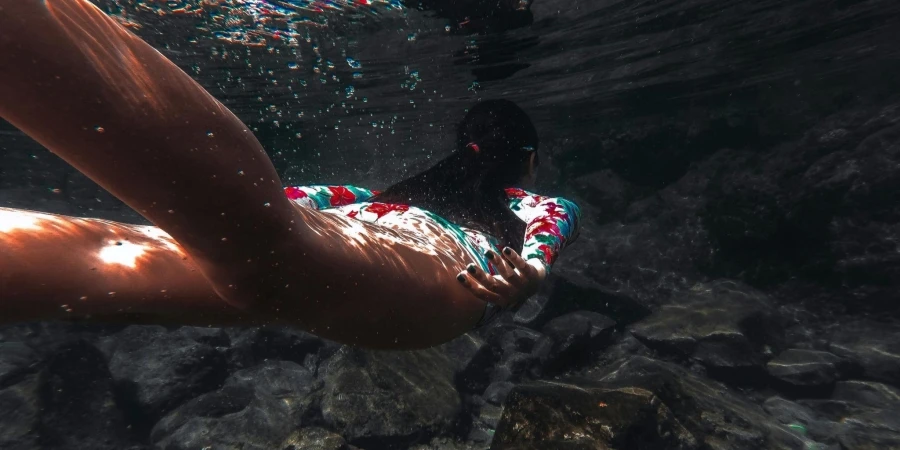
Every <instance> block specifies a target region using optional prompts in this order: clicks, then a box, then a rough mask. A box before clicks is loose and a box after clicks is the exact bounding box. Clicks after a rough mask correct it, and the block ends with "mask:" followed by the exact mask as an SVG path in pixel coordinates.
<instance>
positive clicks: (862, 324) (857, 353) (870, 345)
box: [828, 320, 900, 383]
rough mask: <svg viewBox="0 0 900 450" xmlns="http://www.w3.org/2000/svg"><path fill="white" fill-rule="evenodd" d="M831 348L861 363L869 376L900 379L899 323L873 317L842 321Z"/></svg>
mask: <svg viewBox="0 0 900 450" xmlns="http://www.w3.org/2000/svg"><path fill="white" fill-rule="evenodd" d="M828 347H829V350H831V352H832V353H834V354H836V355H838V356H842V357H845V358H847V359H849V360H851V361H854V362H855V363H857V364H859V365H860V366H861V367H862V370H863V375H864V376H865V377H866V378H871V379H874V380H879V381H885V382H889V383H898V382H900V326H898V325H896V324H892V323H881V322H875V321H871V320H862V321H856V322H851V323H848V324H842V325H841V326H840V327H837V330H836V331H835V333H834V334H833V335H832V337H831V342H830V344H829V346H828Z"/></svg>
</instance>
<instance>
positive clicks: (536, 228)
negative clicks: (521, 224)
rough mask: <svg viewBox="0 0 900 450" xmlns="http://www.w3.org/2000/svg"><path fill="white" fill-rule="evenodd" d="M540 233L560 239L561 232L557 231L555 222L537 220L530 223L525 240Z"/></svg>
mask: <svg viewBox="0 0 900 450" xmlns="http://www.w3.org/2000/svg"><path fill="white" fill-rule="evenodd" d="M540 233H546V234H549V235H552V236H555V237H557V238H562V232H560V231H559V225H557V223H556V221H555V220H539V221H535V222H532V223H531V224H530V225H529V226H528V230H527V233H526V236H525V238H526V239H528V238H530V237H532V236H534V235H536V234H540Z"/></svg>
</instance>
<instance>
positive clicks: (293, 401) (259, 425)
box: [151, 361, 321, 450]
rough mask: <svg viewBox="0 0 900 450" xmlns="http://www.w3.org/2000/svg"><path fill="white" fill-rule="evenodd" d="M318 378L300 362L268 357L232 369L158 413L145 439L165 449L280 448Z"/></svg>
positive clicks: (309, 402)
mask: <svg viewBox="0 0 900 450" xmlns="http://www.w3.org/2000/svg"><path fill="white" fill-rule="evenodd" d="M320 388H321V382H319V381H318V380H316V378H315V376H314V375H313V374H312V373H311V372H310V371H309V370H308V369H307V368H305V367H303V366H300V365H298V364H296V363H294V362H290V361H270V362H267V363H264V364H261V365H259V366H256V367H251V368H248V369H244V370H240V371H238V372H235V373H234V374H233V375H232V376H231V377H229V378H228V380H227V381H226V382H225V385H224V386H223V387H222V388H221V389H220V390H217V391H215V392H210V393H206V394H203V395H201V396H199V397H197V398H195V399H193V400H190V401H188V402H187V403H185V404H184V405H182V406H180V407H178V408H176V409H175V410H174V411H172V412H171V413H169V414H168V415H167V416H166V417H164V418H163V419H162V420H161V421H159V423H157V425H156V426H155V427H154V428H153V431H152V433H151V440H152V441H153V442H154V443H155V444H156V445H157V446H159V447H162V448H167V449H173V450H175V449H184V450H188V449H198V448H208V447H212V448H236V447H240V448H244V449H259V450H263V449H271V448H284V447H285V446H286V445H288V444H289V443H290V442H291V439H292V437H291V436H292V432H293V431H294V430H296V429H297V428H299V427H300V426H301V425H302V423H303V418H304V416H306V415H308V414H309V413H310V410H311V408H312V407H313V406H314V405H315V404H316V402H317V400H318V397H317V396H316V391H317V390H319V389H320Z"/></svg>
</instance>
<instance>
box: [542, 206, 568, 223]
mask: <svg viewBox="0 0 900 450" xmlns="http://www.w3.org/2000/svg"><path fill="white" fill-rule="evenodd" d="M544 211H546V212H547V217H548V218H554V219H561V220H569V215H568V214H567V213H566V210H565V209H563V207H562V206H560V205H558V204H556V203H550V204H548V205H547V206H546V207H544Z"/></svg>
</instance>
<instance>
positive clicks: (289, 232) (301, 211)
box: [0, 0, 484, 348]
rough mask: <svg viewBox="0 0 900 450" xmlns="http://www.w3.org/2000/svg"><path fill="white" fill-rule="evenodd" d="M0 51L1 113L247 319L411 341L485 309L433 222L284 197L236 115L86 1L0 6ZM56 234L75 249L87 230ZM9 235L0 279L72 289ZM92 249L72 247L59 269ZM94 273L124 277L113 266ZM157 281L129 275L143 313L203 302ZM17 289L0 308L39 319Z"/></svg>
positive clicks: (459, 251) (434, 336)
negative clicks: (166, 294)
mask: <svg viewBox="0 0 900 450" xmlns="http://www.w3.org/2000/svg"><path fill="white" fill-rule="evenodd" d="M0 55H2V57H0V99H2V101H0V117H3V118H4V119H6V120H8V121H9V122H11V123H12V124H13V125H15V126H17V127H19V128H20V129H22V130H23V131H25V132H26V133H28V134H29V135H30V136H31V137H33V138H34V139H35V140H37V141H38V142H40V143H41V144H43V145H44V146H46V147H47V148H48V149H50V150H51V151H52V152H54V153H55V154H57V155H59V156H61V157H62V158H63V159H65V160H66V161H68V162H69V163H71V164H72V165H73V166H75V167H76V168H78V169H79V170H80V171H82V172H83V173H85V174H86V175H88V176H89V177H90V178H91V179H93V180H94V181H96V182H97V183H98V184H100V185H101V186H103V187H104V188H106V189H107V190H109V191H110V192H111V193H112V194H114V195H115V196H117V197H118V198H120V199H121V200H123V201H124V202H125V203H126V204H128V205H129V206H131V207H132V208H134V209H135V210H136V211H138V212H140V213H141V214H142V215H144V216H145V217H147V218H148V219H149V220H151V221H152V222H153V223H154V224H156V225H158V226H159V227H160V228H161V229H162V230H164V231H165V232H166V233H167V234H168V235H170V236H171V237H172V238H173V239H174V240H175V241H176V242H177V243H178V245H179V247H180V248H181V249H182V250H183V251H184V252H185V253H186V254H187V255H188V257H189V260H190V261H191V263H192V266H193V267H196V269H197V270H199V271H200V272H201V273H202V274H203V275H204V276H205V279H206V280H208V281H209V282H210V286H211V289H212V290H213V291H214V292H216V293H217V294H218V295H219V296H220V297H222V298H224V299H226V300H227V301H228V303H229V304H230V305H231V306H232V307H234V308H235V309H238V310H240V311H241V315H240V320H242V321H243V322H244V323H258V322H266V323H288V324H293V325H298V326H301V327H303V328H305V329H307V330H309V331H312V332H314V333H318V334H320V335H322V336H324V337H328V338H331V339H335V340H339V341H342V342H347V343H357V344H363V345H367V346H369V347H381V348H416V347H427V346H430V345H435V344H438V343H441V342H444V341H447V340H449V339H451V338H453V337H455V336H457V335H459V334H462V333H463V332H465V331H466V330H468V329H470V328H471V326H472V325H473V324H474V323H475V322H476V321H477V320H478V318H479V317H480V316H481V315H482V313H483V310H484V304H483V303H482V302H481V301H480V300H478V299H477V298H475V297H474V296H473V295H472V294H471V293H469V292H468V290H466V289H465V288H464V287H462V286H460V285H459V283H458V282H456V281H455V275H456V274H455V271H456V269H457V267H460V266H462V265H464V264H465V262H466V253H465V250H464V249H463V248H462V247H461V245H460V244H459V243H458V242H456V241H455V240H454V239H452V238H451V237H450V236H447V235H446V233H442V232H441V231H440V230H423V231H425V232H432V231H433V234H430V235H427V236H424V237H422V236H416V237H410V236H404V235H402V234H400V233H397V232H396V231H393V230H390V229H386V228H383V227H379V226H377V225H373V224H365V223H362V222H360V221H355V220H353V219H347V218H343V217H338V216H337V215H330V214H322V213H320V212H318V211H314V210H310V209H307V208H298V207H296V206H295V205H293V204H292V203H291V202H290V201H289V200H288V199H287V197H286V196H285V194H284V192H283V190H282V187H281V183H280V180H279V178H278V176H277V174H276V173H275V170H274V168H273V166H272V164H271V162H270V161H269V159H268V157H267V156H266V154H265V152H264V151H263V149H262V148H261V146H260V145H259V142H258V141H257V140H256V139H255V138H254V137H253V135H252V133H250V131H249V130H247V128H246V126H244V124H243V123H241V122H240V120H238V119H237V117H235V116H234V115H233V114H232V113H231V112H230V111H228V110H227V109H226V108H225V107H224V106H223V105H221V104H220V103H219V102H217V101H216V100H215V99H214V98H213V97H212V96H210V95H209V94H208V93H207V92H206V91H205V90H203V88H202V87H200V86H199V85H198V84H197V83H195V82H194V81H193V80H192V79H191V78H190V77H189V76H188V75H187V74H185V73H184V72H182V71H181V70H179V69H178V68H177V67H176V66H175V65H174V64H172V63H171V62H170V61H168V60H167V59H166V58H165V57H164V56H163V55H161V54H160V53H159V52H157V51H156V50H154V49H153V48H151V47H150V46H148V45H147V44H145V43H144V42H142V41H141V40H140V39H138V38H137V37H136V36H134V35H132V34H131V33H129V32H128V31H126V30H125V29H124V28H122V27H121V26H120V25H118V24H117V23H116V22H115V21H113V20H112V19H110V18H108V17H107V16H106V15H105V14H103V13H102V12H101V11H100V10H98V9H97V8H96V7H94V6H93V5H92V4H90V3H89V2H87V1H86V0H42V1H39V0H0ZM60 239H75V240H76V242H75V243H71V244H68V245H70V247H71V248H78V247H79V246H80V245H81V244H82V243H84V241H83V240H84V239H88V238H87V237H83V236H81V237H79V236H78V235H69V236H68V237H63V238H60ZM78 240H82V242H78ZM28 242H30V243H29V244H28V245H29V246H30V245H37V241H36V240H34V239H31V240H30V241H28ZM87 243H88V244H89V243H90V242H89V241H88V242H87ZM16 245H18V244H17V243H16V241H14V240H5V241H3V240H0V256H3V257H4V259H3V261H2V263H0V271H2V273H4V274H7V273H16V274H17V276H24V279H25V280H31V281H30V282H39V283H42V284H44V285H46V286H48V289H52V290H53V292H55V294H54V295H52V296H50V297H51V298H54V299H61V298H63V296H65V295H73V296H74V295H75V294H78V293H79V289H81V288H82V285H81V284H78V283H77V282H78V280H77V279H74V278H72V277H70V276H68V275H67V274H65V273H62V272H61V271H48V270H46V269H45V268H44V267H42V266H41V264H40V262H41V261H45V260H42V259H40V258H39V257H37V256H31V255H30V252H29V251H28V250H27V249H26V250H25V251H21V250H16V248H15V246H16ZM79 255H81V256H79ZM91 258H93V257H92V256H90V252H81V253H78V252H72V254H71V255H68V256H67V257H66V260H67V261H68V263H69V266H67V267H72V266H77V265H82V266H90V265H91V264H93V259H91ZM170 263H172V262H171V261H170ZM13 270H15V272H13ZM29 270H30V271H35V272H33V273H31V274H30V275H26V274H25V272H23V271H29ZM138 270H139V271H140V270H141V269H138ZM171 270H173V271H177V270H190V269H188V268H186V267H184V266H180V268H173V269H171ZM36 274H39V275H36ZM185 276H186V275H185ZM103 277H104V280H105V281H104V282H105V283H108V284H116V285H118V284H117V283H120V284H122V285H126V284H127V282H126V281H127V280H129V278H128V277H125V276H124V275H122V274H121V273H119V272H115V271H109V272H105V273H104V274H103ZM163 279H164V278H160V277H156V276H152V277H148V278H147V280H151V281H148V282H147V283H146V285H143V286H142V285H139V284H137V285H136V292H135V294H134V295H135V296H137V297H141V296H145V297H147V298H148V301H147V302H145V303H143V304H141V305H140V307H141V308H144V309H147V310H162V311H170V310H171V309H175V308H177V311H170V312H171V313H172V316H178V314H181V320H183V321H184V322H195V321H196V319H197V317H198V316H201V315H204V314H206V312H207V311H209V309H208V308H207V306H206V304H205V303H203V302H202V301H196V302H195V301H185V302H174V301H169V300H167V299H162V300H160V299H159V298H158V297H154V296H150V295H149V293H150V292H152V291H153V290H155V291H159V290H161V289H163V288H164V287H163V283H161V280H163ZM192 280H196V278H192ZM194 282H195V281H192V282H191V283H194ZM192 286H194V289H198V291H199V292H202V291H203V290H202V289H200V288H198V287H196V285H195V284H192ZM47 292H49V291H47ZM197 295H201V296H202V294H197ZM192 296H194V295H193V294H192V295H187V296H186V297H189V298H190V297H192ZM23 298H24V299H28V298H29V297H28V295H24V296H23V295H19V296H17V297H13V296H10V295H8V292H7V291H6V290H0V309H2V311H0V316H4V314H5V313H6V312H7V311H19V312H20V313H21V314H23V315H24V316H27V317H33V318H37V317H41V316H42V314H45V313H46V311H47V309H46V308H45V307H44V306H42V305H38V304H36V303H35V304H34V310H33V311H32V310H31V308H32V302H31V301H30V300H25V301H24V302H23V301H22V299H23ZM78 298H80V296H79V297H78ZM76 299H77V298H76ZM160 302H161V303H160ZM63 304H66V305H68V303H63ZM58 306H59V307H60V308H62V304H60V305H58ZM104 307H105V306H104ZM32 312H34V313H36V314H32ZM85 313H86V314H90V313H91V312H90V311H85ZM54 317H55V316H54ZM176 318H177V317H176ZM209 323H210V324H213V323H216V321H214V320H210V322H209Z"/></svg>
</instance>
